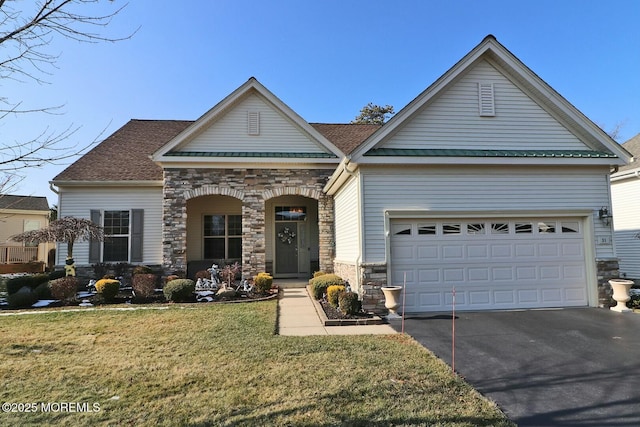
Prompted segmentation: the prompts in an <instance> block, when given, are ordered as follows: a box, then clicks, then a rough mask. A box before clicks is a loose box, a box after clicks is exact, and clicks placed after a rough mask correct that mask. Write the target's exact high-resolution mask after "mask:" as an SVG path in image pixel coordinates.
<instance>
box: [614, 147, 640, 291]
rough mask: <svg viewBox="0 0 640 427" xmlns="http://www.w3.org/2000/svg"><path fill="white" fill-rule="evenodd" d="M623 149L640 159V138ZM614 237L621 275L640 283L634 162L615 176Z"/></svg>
mask: <svg viewBox="0 0 640 427" xmlns="http://www.w3.org/2000/svg"><path fill="white" fill-rule="evenodd" d="M622 146H623V147H624V148H625V149H626V150H627V151H629V152H630V153H631V154H633V155H634V157H635V158H637V157H640V134H638V135H636V136H634V137H633V138H631V139H630V140H628V141H627V142H625V143H624V144H622ZM611 206H612V208H613V209H612V210H613V230H614V232H613V234H614V237H613V238H614V242H615V245H616V253H617V255H618V257H619V263H620V275H621V276H623V277H628V278H630V279H636V280H637V279H640V217H639V216H638V213H639V212H640V165H639V164H638V162H633V163H630V164H628V165H624V166H620V168H619V169H618V170H617V171H616V172H615V173H614V174H612V175H611Z"/></svg>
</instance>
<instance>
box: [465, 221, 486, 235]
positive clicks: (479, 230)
mask: <svg viewBox="0 0 640 427" xmlns="http://www.w3.org/2000/svg"><path fill="white" fill-rule="evenodd" d="M467 234H485V231H484V223H482V222H477V223H473V224H471V223H469V224H467Z"/></svg>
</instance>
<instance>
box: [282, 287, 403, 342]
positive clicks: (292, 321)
mask: <svg viewBox="0 0 640 427" xmlns="http://www.w3.org/2000/svg"><path fill="white" fill-rule="evenodd" d="M278 311H279V316H278V326H279V334H280V335H289V336H306V335H373V334H397V333H398V332H396V331H395V330H394V329H393V328H392V327H391V326H390V325H386V324H385V325H366V326H365V325H358V326H324V325H323V324H322V322H321V321H320V317H319V316H318V313H317V312H316V309H315V307H314V304H313V302H312V301H311V297H310V296H309V294H308V293H307V289H306V288H305V287H302V288H291V287H284V289H283V290H282V294H281V295H280V300H279V301H278Z"/></svg>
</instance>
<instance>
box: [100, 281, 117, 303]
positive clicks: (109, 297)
mask: <svg viewBox="0 0 640 427" xmlns="http://www.w3.org/2000/svg"><path fill="white" fill-rule="evenodd" d="M119 290H120V282H119V281H117V280H115V279H100V280H98V281H97V282H96V292H97V293H99V294H102V298H104V299H105V301H113V299H114V298H115V297H116V295H118V291H119Z"/></svg>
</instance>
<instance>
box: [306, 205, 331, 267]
mask: <svg viewBox="0 0 640 427" xmlns="http://www.w3.org/2000/svg"><path fill="white" fill-rule="evenodd" d="M318 234H319V238H320V239H319V240H320V242H319V243H320V260H319V261H320V270H321V271H324V272H326V273H333V258H334V257H335V227H334V215H333V197H332V196H329V195H326V194H322V196H321V197H320V198H319V199H318ZM312 273H313V272H312Z"/></svg>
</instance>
